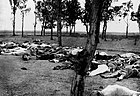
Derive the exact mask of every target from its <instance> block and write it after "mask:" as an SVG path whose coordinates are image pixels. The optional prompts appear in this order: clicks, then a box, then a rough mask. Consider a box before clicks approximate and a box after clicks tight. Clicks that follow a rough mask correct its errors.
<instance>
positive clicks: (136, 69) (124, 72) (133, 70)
mask: <svg viewBox="0 0 140 96" xmlns="http://www.w3.org/2000/svg"><path fill="white" fill-rule="evenodd" d="M100 76H101V77H103V78H114V77H117V80H122V79H124V78H130V77H138V78H140V64H139V63H135V64H133V65H128V66H125V68H122V69H121V70H117V71H115V72H113V73H110V74H107V75H106V74H101V75H100Z"/></svg>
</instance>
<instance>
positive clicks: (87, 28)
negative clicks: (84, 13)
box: [85, 24, 89, 34]
mask: <svg viewBox="0 0 140 96" xmlns="http://www.w3.org/2000/svg"><path fill="white" fill-rule="evenodd" d="M85 26H86V32H87V34H88V31H89V25H88V24H86V25H85Z"/></svg>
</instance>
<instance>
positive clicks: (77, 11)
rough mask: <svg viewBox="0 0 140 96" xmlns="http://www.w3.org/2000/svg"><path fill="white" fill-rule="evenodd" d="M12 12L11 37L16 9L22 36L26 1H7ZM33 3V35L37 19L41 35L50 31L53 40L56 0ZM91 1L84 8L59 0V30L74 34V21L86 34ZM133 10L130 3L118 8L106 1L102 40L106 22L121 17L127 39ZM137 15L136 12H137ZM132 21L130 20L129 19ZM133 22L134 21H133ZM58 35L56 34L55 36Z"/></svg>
mask: <svg viewBox="0 0 140 96" xmlns="http://www.w3.org/2000/svg"><path fill="white" fill-rule="evenodd" d="M9 1H10V2H11V3H10V4H11V6H12V10H13V18H14V19H13V35H14V36H15V35H16V34H15V14H16V10H17V8H18V9H20V10H21V13H22V36H23V28H24V14H25V13H27V12H29V11H30V9H31V8H27V7H26V6H27V4H26V2H28V0H9ZM33 1H34V5H35V12H34V13H35V22H34V35H36V24H37V19H38V20H39V21H40V22H42V25H41V26H42V30H41V35H45V29H51V40H52V39H53V28H55V27H56V25H57V24H56V22H57V19H58V17H59V16H58V13H59V12H58V9H59V6H58V4H57V3H58V2H57V0H43V1H36V0H33ZM90 5H91V1H90V0H86V3H85V8H82V7H81V6H80V3H79V2H78V0H61V2H60V17H61V28H60V29H62V28H63V27H66V32H67V33H68V29H69V33H70V35H71V34H72V32H74V33H75V24H76V20H81V22H82V23H83V24H84V25H85V27H86V32H87V33H88V31H89V21H90V20H89V19H90V18H89V16H90V12H91V7H90ZM132 10H133V3H132V1H131V0H130V1H128V2H124V3H122V5H120V6H117V5H116V6H111V0H108V1H106V2H105V3H104V5H103V12H102V17H101V21H102V23H103V31H102V39H104V40H106V31H107V23H108V21H114V18H115V17H120V18H121V17H123V20H124V21H125V23H126V37H128V27H129V19H130V18H129V17H130V12H131V11H132ZM137 13H138V12H137ZM131 20H132V19H131ZM133 21H134V20H133ZM57 35H58V34H57Z"/></svg>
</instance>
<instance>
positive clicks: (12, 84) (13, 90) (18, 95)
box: [0, 36, 140, 96]
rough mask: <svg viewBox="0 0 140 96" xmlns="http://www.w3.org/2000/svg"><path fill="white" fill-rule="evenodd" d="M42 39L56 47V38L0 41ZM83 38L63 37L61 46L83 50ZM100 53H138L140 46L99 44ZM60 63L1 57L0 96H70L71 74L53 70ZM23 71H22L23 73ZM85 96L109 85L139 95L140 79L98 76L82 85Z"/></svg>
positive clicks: (118, 42) (19, 39) (129, 41)
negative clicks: (79, 47)
mask: <svg viewBox="0 0 140 96" xmlns="http://www.w3.org/2000/svg"><path fill="white" fill-rule="evenodd" d="M37 38H38V39H42V40H44V41H45V42H50V43H56V42H57V38H54V40H52V41H51V40H49V39H50V37H46V36H44V37H40V36H36V37H32V36H26V37H20V36H15V37H11V36H9V37H7V36H6V37H0V41H17V42H24V41H25V40H29V41H32V40H34V39H37ZM85 42H86V39H85V38H84V37H64V38H63V45H64V46H84V44H85ZM98 49H100V50H99V51H105V52H107V53H108V54H116V53H126V52H136V53H138V54H139V52H140V44H139V43H138V44H137V45H134V39H132V38H128V39H121V40H120V39H119V40H112V39H108V41H102V40H101V41H100V43H99V45H98ZM57 65H61V63H51V62H48V61H47V60H35V58H34V57H32V59H31V60H29V61H22V59H21V57H20V56H4V55H1V56H0V93H1V94H0V96H70V87H71V81H72V78H73V74H74V73H73V71H72V70H69V69H67V70H53V68H54V67H55V66H57ZM22 68H23V69H24V70H23V69H22ZM85 84H86V85H85V96H87V95H88V94H89V93H90V92H91V91H92V90H98V89H99V87H100V86H103V87H106V86H107V85H109V84H120V85H123V86H126V87H128V88H130V89H132V90H136V91H140V79H139V78H129V79H124V80H122V81H116V78H109V79H103V78H101V77H100V76H94V77H87V78H86V83H85Z"/></svg>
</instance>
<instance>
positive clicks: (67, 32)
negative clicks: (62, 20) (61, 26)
mask: <svg viewBox="0 0 140 96" xmlns="http://www.w3.org/2000/svg"><path fill="white" fill-rule="evenodd" d="M68 28H69V27H68V25H66V33H68V30H69V29H68Z"/></svg>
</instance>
